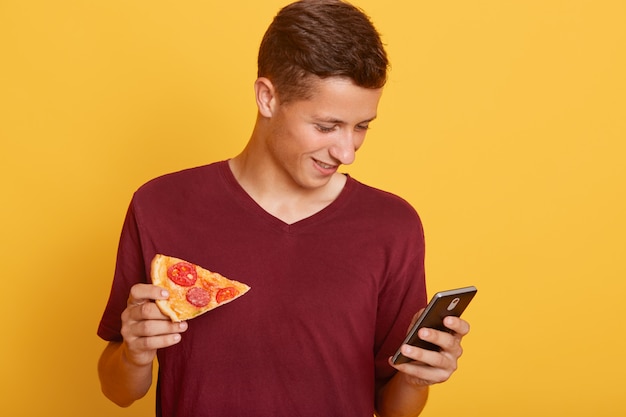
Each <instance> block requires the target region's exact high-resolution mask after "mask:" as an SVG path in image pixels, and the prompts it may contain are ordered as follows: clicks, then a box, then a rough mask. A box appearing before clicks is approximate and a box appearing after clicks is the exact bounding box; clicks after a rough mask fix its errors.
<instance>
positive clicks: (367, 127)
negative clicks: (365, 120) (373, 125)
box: [356, 124, 370, 130]
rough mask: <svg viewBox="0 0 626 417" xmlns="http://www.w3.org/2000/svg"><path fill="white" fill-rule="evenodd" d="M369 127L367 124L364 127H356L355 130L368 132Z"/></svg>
mask: <svg viewBox="0 0 626 417" xmlns="http://www.w3.org/2000/svg"><path fill="white" fill-rule="evenodd" d="M369 128H370V125H369V124H365V125H356V130H369Z"/></svg>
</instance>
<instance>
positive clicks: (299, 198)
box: [229, 137, 346, 224]
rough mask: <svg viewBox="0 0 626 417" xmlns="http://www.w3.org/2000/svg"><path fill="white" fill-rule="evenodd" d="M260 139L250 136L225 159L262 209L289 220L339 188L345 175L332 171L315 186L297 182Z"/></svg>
mask: <svg viewBox="0 0 626 417" xmlns="http://www.w3.org/2000/svg"><path fill="white" fill-rule="evenodd" d="M263 143H264V142H263V141H259V140H255V139H254V137H253V138H251V140H250V141H249V142H248V144H247V146H246V147H245V149H244V150H243V151H242V152H241V153H240V154H239V155H237V156H236V157H234V158H232V159H231V160H230V161H229V166H230V169H231V171H232V172H233V175H234V177H235V179H236V180H237V182H238V183H239V184H240V185H241V187H242V188H243V189H244V190H245V191H246V193H248V195H249V196H250V197H251V198H252V199H253V200H254V201H255V202H256V203H257V204H258V205H259V206H260V207H262V208H263V209H264V210H265V211H267V212H268V213H269V214H271V215H272V216H274V217H276V218H278V219H280V220H281V221H283V222H285V223H287V224H292V223H295V222H297V221H300V220H302V219H305V218H307V217H310V216H312V215H313V214H315V213H317V212H319V211H321V210H322V209H324V208H325V207H327V206H328V205H330V204H331V203H332V202H333V201H334V200H335V199H336V198H337V196H338V195H339V194H340V193H341V190H343V187H344V185H345V182H346V176H345V175H343V174H339V173H336V174H335V175H334V176H333V177H331V179H330V181H329V182H328V183H327V184H326V185H324V186H323V187H319V188H303V187H300V186H298V185H297V184H296V183H294V182H293V181H290V178H289V177H288V176H287V175H286V174H285V173H284V172H283V171H281V170H280V169H279V168H277V166H276V164H275V163H274V162H273V161H272V160H271V158H269V157H267V155H268V154H267V153H266V152H264V151H263V149H262V147H263Z"/></svg>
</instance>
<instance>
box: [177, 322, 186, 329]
mask: <svg viewBox="0 0 626 417" xmlns="http://www.w3.org/2000/svg"><path fill="white" fill-rule="evenodd" d="M178 327H180V329H181V330H187V322H186V321H181V322H180V323H179V325H178Z"/></svg>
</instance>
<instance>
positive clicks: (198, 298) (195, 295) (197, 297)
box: [187, 287, 211, 307]
mask: <svg viewBox="0 0 626 417" xmlns="http://www.w3.org/2000/svg"><path fill="white" fill-rule="evenodd" d="M187 301H189V303H190V304H192V305H194V306H196V307H204V306H206V305H207V304H209V302H210V301H211V294H209V292H208V291H207V290H205V289H204V288H201V287H193V288H189V291H187Z"/></svg>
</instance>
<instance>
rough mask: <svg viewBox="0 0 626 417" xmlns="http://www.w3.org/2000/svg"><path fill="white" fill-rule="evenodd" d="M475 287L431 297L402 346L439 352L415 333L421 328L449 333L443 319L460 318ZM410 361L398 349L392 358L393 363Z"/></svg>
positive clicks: (434, 346)
mask: <svg viewBox="0 0 626 417" xmlns="http://www.w3.org/2000/svg"><path fill="white" fill-rule="evenodd" d="M476 292H477V289H476V287H464V288H458V289H455V290H449V291H441V292H438V293H437V294H435V295H434V296H433V298H432V299H431V300H430V303H428V306H427V307H426V309H424V312H423V313H422V314H421V315H420V316H419V318H418V319H417V321H416V322H415V324H414V325H413V327H412V328H411V331H409V334H408V335H407V337H406V339H405V340H404V342H403V344H405V343H407V344H409V345H413V346H417V347H420V348H423V349H428V350H434V351H439V350H440V348H439V346H437V345H434V344H432V343H429V342H425V341H424V340H422V339H420V338H419V337H418V335H417V332H418V330H419V329H421V328H422V327H426V328H430V329H436V330H441V331H444V332H450V329H448V328H447V327H445V326H444V325H443V319H444V318H446V317H447V316H456V317H460V316H461V314H462V313H463V311H465V308H466V307H467V306H468V305H469V303H470V301H472V298H474V295H476ZM410 361H411V359H409V358H407V357H406V356H404V355H402V353H400V349H399V348H398V351H397V352H396V354H395V355H394V356H393V363H395V364H399V363H405V362H410Z"/></svg>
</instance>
